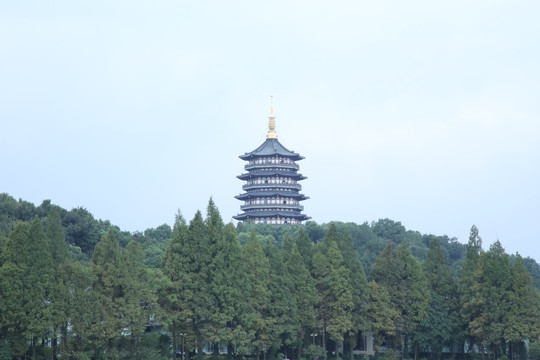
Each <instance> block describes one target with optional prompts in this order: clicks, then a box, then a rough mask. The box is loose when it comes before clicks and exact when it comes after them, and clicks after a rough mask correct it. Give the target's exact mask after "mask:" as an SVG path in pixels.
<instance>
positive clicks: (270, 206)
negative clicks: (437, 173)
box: [240, 204, 304, 211]
mask: <svg viewBox="0 0 540 360" xmlns="http://www.w3.org/2000/svg"><path fill="white" fill-rule="evenodd" d="M261 209H272V210H276V209H287V210H299V211H304V206H302V205H295V204H247V205H241V206H240V210H242V211H246V210H261Z"/></svg>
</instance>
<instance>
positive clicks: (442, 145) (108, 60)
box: [0, 0, 540, 260]
mask: <svg viewBox="0 0 540 360" xmlns="http://www.w3.org/2000/svg"><path fill="white" fill-rule="evenodd" d="M539 20H540V2H538V1H516V0H513V1H482V0H479V1H473V2H471V1H452V2H439V1H372V2H367V1H333V2H329V1H325V2H323V1H272V2H268V1H266V2H258V1H152V2H149V1H110V0H107V1H87V2H74V1H67V0H66V1H48V2H43V1H34V2H32V1H19V2H15V1H13V2H7V3H5V4H2V5H1V11H0V124H1V129H0V168H1V169H2V176H0V192H7V193H9V194H11V195H12V196H14V197H16V198H23V199H25V200H28V201H32V202H35V203H36V204H39V203H41V201H42V200H44V199H51V200H52V201H53V202H54V203H56V204H58V205H60V206H63V207H65V208H68V209H69V208H72V207H76V206H84V207H86V208H87V209H88V210H89V211H90V212H92V213H93V214H94V216H95V217H97V218H102V219H109V220H111V222H113V223H114V224H117V225H119V226H120V227H121V228H123V229H125V230H129V231H135V230H144V229H146V228H148V227H155V226H158V225H160V224H162V223H165V222H167V223H169V224H171V223H172V221H173V219H174V214H175V212H176V209H178V208H179V209H181V210H182V212H183V213H184V216H185V217H186V218H188V219H191V218H192V217H193V215H194V212H195V211H196V210H197V209H201V210H203V211H204V208H205V207H206V204H207V201H208V199H209V197H210V196H213V197H214V199H215V202H216V204H217V205H218V207H219V209H220V211H221V214H222V216H223V218H224V219H225V220H226V221H229V220H230V219H231V217H232V216H233V215H235V214H237V213H238V212H240V208H239V207H240V202H239V201H238V200H236V199H234V195H236V194H238V193H240V192H241V185H242V182H241V181H240V180H238V179H236V175H238V174H240V173H241V172H243V171H244V170H243V165H244V164H243V161H242V160H240V159H239V158H238V155H240V154H242V153H244V152H247V151H251V150H253V149H255V148H256V147H257V146H258V145H260V144H261V143H262V142H263V141H264V138H265V134H266V131H267V116H268V112H269V97H270V95H274V108H275V111H276V116H277V120H276V121H277V128H276V130H277V133H278V136H279V140H280V141H281V142H282V143H283V144H284V145H285V146H286V147H288V148H289V149H291V150H294V151H296V152H298V153H300V154H302V155H304V156H305V157H306V159H305V160H303V161H302V162H301V163H300V165H301V172H302V173H304V174H305V175H306V176H308V180H306V181H304V184H303V185H304V193H305V194H306V195H308V196H310V197H311V199H310V200H307V201H305V202H304V205H305V209H306V210H305V212H306V213H307V214H308V215H310V216H312V217H313V220H315V221H317V222H319V223H322V222H328V221H332V220H340V221H354V222H357V223H362V222H364V221H368V222H371V221H374V220H375V221H376V220H377V219H379V218H390V219H393V220H396V221H401V222H402V223H403V224H404V225H405V226H406V227H407V228H408V229H412V230H418V231H420V232H422V233H434V234H437V235H442V234H447V235H449V236H451V237H457V238H458V239H459V240H460V241H461V242H466V241H467V237H468V233H469V229H470V227H471V225H473V224H476V225H477V226H478V228H479V229H480V234H481V236H482V237H483V240H484V244H485V248H487V247H488V246H489V244H490V243H492V242H493V241H495V240H496V239H499V240H500V241H501V242H502V244H503V246H504V247H505V249H506V250H507V251H508V252H509V253H514V252H516V251H519V252H520V253H521V254H522V255H525V256H531V257H534V258H536V259H537V260H540V224H539V223H540V221H539V220H540V190H539V187H540V186H539V185H540V170H539V164H540V135H539V134H540V102H539V97H540V71H539V64H540V37H539V34H540V21H539Z"/></svg>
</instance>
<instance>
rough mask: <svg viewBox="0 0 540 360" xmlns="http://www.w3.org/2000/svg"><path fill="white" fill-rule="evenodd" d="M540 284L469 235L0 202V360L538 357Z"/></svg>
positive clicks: (513, 259)
mask: <svg viewBox="0 0 540 360" xmlns="http://www.w3.org/2000/svg"><path fill="white" fill-rule="evenodd" d="M539 289H540V266H539V265H538V263H537V262H536V261H535V260H534V259H532V258H530V257H525V258H524V257H522V256H520V255H519V254H507V253H506V252H505V250H504V248H503V246H502V244H501V243H500V242H499V241H495V242H494V243H493V244H492V245H491V246H490V247H489V248H488V249H484V248H483V247H482V239H481V237H480V232H479V229H478V228H476V226H474V225H472V227H471V229H470V236H469V240H468V243H467V244H461V243H459V242H458V241H457V240H456V239H454V238H450V237H448V236H446V235H442V236H441V235H432V234H421V233H419V232H417V231H411V230H407V229H406V228H405V227H404V226H403V225H402V224H401V223H400V222H397V221H393V220H390V219H380V220H378V221H376V222H372V223H363V224H355V223H343V222H331V223H328V224H320V225H319V224H317V223H315V222H313V221H308V222H307V223H306V224H305V226H272V225H264V224H256V225H255V224H252V223H239V224H238V225H236V226H235V225H233V224H231V223H229V224H225V223H224V222H223V220H222V217H221V215H220V213H219V210H218V208H217V206H216V205H215V204H214V202H213V200H212V199H210V201H209V202H208V205H207V208H206V213H205V214H203V213H202V212H200V211H199V212H197V213H196V214H195V215H194V216H193V218H192V219H191V220H189V221H187V220H186V219H185V218H184V217H183V216H182V214H181V213H180V211H179V212H178V213H177V214H176V215H175V222H174V224H173V225H172V226H170V225H168V224H163V225H161V226H158V227H156V228H151V229H147V230H145V231H144V232H135V233H131V232H127V231H122V230H121V229H120V228H119V227H117V226H115V225H113V224H111V223H110V222H109V221H103V220H97V219H95V218H94V216H93V215H92V214H91V213H90V212H89V211H88V210H87V209H85V208H82V207H79V208H74V209H71V210H69V211H68V210H66V209H63V208H61V207H59V206H56V205H53V204H52V203H51V201H50V200H45V201H43V202H42V204H40V205H39V206H36V205H34V204H32V203H30V202H27V201H24V200H21V199H20V200H16V199H14V198H13V197H11V196H10V195H8V194H5V193H4V194H0V360H4V359H10V360H11V359H96V360H98V359H150V360H153V359H156V360H158V359H159V360H161V359H183V360H186V359H193V360H203V359H247V358H251V359H257V360H260V359H264V360H274V359H276V360H277V359H295V360H296V359H304V360H312V359H318V360H321V359H326V358H329V359H331V358H333V359H351V360H354V359H357V360H358V359H361V358H366V359H367V358H368V357H370V358H373V360H378V359H381V360H382V359H384V360H397V359H441V358H452V359H472V360H478V359H482V360H484V359H493V360H499V359H500V360H508V359H538V360H540V297H539ZM368 337H369V338H372V340H373V343H372V345H373V350H374V352H373V353H368V352H366V351H365V350H366V346H367V342H368V341H367V340H366V339H367V338H368Z"/></svg>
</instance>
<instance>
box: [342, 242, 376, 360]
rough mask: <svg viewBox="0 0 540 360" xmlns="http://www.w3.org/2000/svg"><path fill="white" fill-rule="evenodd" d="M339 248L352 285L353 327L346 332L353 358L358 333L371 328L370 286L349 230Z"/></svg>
mask: <svg viewBox="0 0 540 360" xmlns="http://www.w3.org/2000/svg"><path fill="white" fill-rule="evenodd" d="M339 248H340V252H341V255H342V257H343V265H344V266H345V268H346V269H347V270H348V274H349V278H348V281H349V284H350V286H351V295H352V302H353V308H352V310H351V315H352V329H351V331H349V332H348V333H347V334H346V339H347V343H348V345H349V347H350V356H351V360H352V359H353V349H354V347H355V346H356V339H357V333H358V332H365V331H366V330H368V328H369V326H368V323H367V320H366V311H367V308H366V307H367V302H368V297H369V295H368V286H367V279H366V274H365V273H364V268H363V267H362V264H361V263H360V259H359V257H358V252H357V251H356V249H355V248H354V244H353V239H352V237H351V236H350V235H349V233H348V232H346V233H345V234H344V235H343V236H341V237H340V241H339Z"/></svg>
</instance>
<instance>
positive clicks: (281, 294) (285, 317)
mask: <svg viewBox="0 0 540 360" xmlns="http://www.w3.org/2000/svg"><path fill="white" fill-rule="evenodd" d="M284 237H285V236H284ZM264 251H265V255H266V257H267V258H268V262H269V264H270V270H271V271H270V284H269V290H270V316H271V317H272V318H273V319H274V320H275V323H274V324H273V326H272V328H271V340H272V342H271V354H270V355H271V357H274V356H273V355H274V354H275V352H276V351H277V350H279V349H280V348H282V347H283V348H284V349H285V353H286V349H287V347H289V346H291V345H297V344H298V327H299V323H298V322H299V318H298V308H297V305H296V301H295V298H294V283H293V281H292V278H291V275H290V274H289V271H288V270H287V268H286V266H285V264H284V263H283V260H282V257H281V255H280V253H279V250H278V248H277V246H276V245H274V244H272V243H270V242H266V243H265V246H264ZM282 251H285V250H282Z"/></svg>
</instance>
